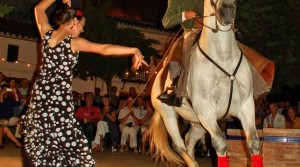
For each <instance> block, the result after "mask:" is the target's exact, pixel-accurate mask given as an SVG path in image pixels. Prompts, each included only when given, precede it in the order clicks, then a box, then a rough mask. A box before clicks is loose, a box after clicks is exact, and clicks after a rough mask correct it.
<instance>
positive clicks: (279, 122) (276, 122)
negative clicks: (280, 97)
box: [263, 103, 286, 128]
mask: <svg viewBox="0 0 300 167" xmlns="http://www.w3.org/2000/svg"><path fill="white" fill-rule="evenodd" d="M269 112H270V114H269V115H267V116H266V117H265V119H264V126H263V127H264V128H285V122H286V121H285V117H284V116H283V115H282V114H279V113H278V112H277V105H276V103H270V104H269Z"/></svg>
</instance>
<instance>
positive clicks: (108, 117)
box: [93, 95, 119, 152]
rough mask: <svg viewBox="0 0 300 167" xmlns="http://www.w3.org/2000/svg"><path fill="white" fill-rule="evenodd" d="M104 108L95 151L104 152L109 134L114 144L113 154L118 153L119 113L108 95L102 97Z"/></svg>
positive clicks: (98, 125)
mask: <svg viewBox="0 0 300 167" xmlns="http://www.w3.org/2000/svg"><path fill="white" fill-rule="evenodd" d="M102 103H103V105H104V107H103V108H102V109H101V111H102V120H100V121H99V122H98V124H97V133H96V136H95V140H94V143H95V144H97V146H96V147H95V148H94V149H93V150H95V151H99V150H100V151H103V144H104V141H103V139H104V137H105V133H107V132H109V134H110V139H111V142H112V152H117V142H118V140H119V130H118V125H117V111H116V109H115V108H114V107H112V106H111V105H110V100H109V97H108V95H106V96H103V97H102Z"/></svg>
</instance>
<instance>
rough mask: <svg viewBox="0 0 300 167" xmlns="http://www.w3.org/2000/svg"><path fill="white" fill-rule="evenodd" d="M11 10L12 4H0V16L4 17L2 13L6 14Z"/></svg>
mask: <svg viewBox="0 0 300 167" xmlns="http://www.w3.org/2000/svg"><path fill="white" fill-rule="evenodd" d="M12 11H13V7H12V6H7V5H2V4H0V17H4V15H7V14H9V13H10V12H12Z"/></svg>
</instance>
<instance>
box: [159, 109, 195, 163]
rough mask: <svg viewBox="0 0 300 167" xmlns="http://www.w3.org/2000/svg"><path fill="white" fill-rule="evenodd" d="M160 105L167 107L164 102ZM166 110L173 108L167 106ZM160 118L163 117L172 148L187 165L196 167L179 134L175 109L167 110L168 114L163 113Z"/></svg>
mask: <svg viewBox="0 0 300 167" xmlns="http://www.w3.org/2000/svg"><path fill="white" fill-rule="evenodd" d="M162 105H163V106H165V107H167V105H165V104H162ZM168 107H169V106H168ZM168 110H169V111H170V110H174V109H173V108H172V109H171V108H169V109H168ZM164 111H166V110H164ZM164 114H166V113H164ZM162 118H163V121H164V124H165V126H166V129H167V131H168V132H169V135H170V136H171V138H172V141H173V147H174V150H175V151H176V152H177V153H178V154H179V155H180V156H181V157H182V158H183V159H184V161H185V162H186V164H187V165H188V166H189V167H197V166H198V164H197V162H196V161H195V160H194V158H193V157H191V156H190V155H189V154H188V153H187V149H186V146H185V143H184V141H183V139H182V137H181V135H180V132H179V127H178V122H177V121H178V120H177V113H176V112H175V111H174V112H168V115H164V116H162Z"/></svg>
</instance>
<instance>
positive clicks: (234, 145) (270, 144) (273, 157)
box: [227, 128, 300, 167]
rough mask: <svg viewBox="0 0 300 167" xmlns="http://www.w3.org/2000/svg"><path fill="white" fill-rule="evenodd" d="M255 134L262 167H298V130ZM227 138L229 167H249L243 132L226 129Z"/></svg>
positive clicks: (265, 131)
mask: <svg viewBox="0 0 300 167" xmlns="http://www.w3.org/2000/svg"><path fill="white" fill-rule="evenodd" d="M257 132H258V135H259V137H260V141H261V153H262V156H263V160H264V167H277V166H278V167H299V166H300V129H276V128H266V129H263V130H257ZM227 136H228V139H227V141H228V156H229V161H230V167H250V166H251V164H250V160H251V157H250V154H249V153H248V149H247V145H246V141H245V137H244V132H243V130H239V129H228V130H227Z"/></svg>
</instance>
